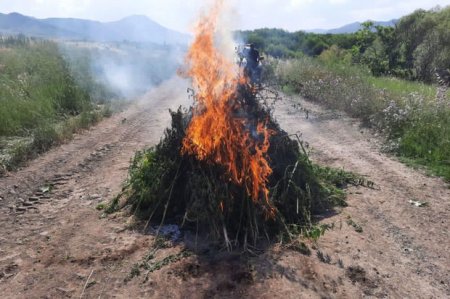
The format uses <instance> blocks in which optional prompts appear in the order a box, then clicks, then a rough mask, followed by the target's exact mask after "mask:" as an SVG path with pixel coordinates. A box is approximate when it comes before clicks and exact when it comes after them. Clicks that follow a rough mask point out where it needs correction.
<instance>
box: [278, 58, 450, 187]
mask: <svg viewBox="0 0 450 299" xmlns="http://www.w3.org/2000/svg"><path fill="white" fill-rule="evenodd" d="M275 69H276V76H277V79H278V81H279V83H281V85H282V86H283V89H284V91H286V92H290V93H295V94H300V95H302V96H304V97H305V98H307V99H309V100H312V101H316V102H319V103H322V104H324V105H326V106H327V107H330V108H332V109H338V110H342V111H345V112H347V113H348V114H349V115H350V116H352V117H356V118H359V119H361V120H362V123H363V124H364V125H366V126H370V127H373V128H375V129H378V130H379V131H381V132H382V133H383V134H384V136H386V149H387V150H389V151H391V152H393V153H395V154H397V155H398V156H399V157H400V158H401V159H402V160H409V161H410V163H411V161H413V162H412V163H414V164H418V165H423V166H426V167H427V168H428V169H429V170H430V171H431V172H432V173H434V174H436V175H439V176H442V177H444V178H445V179H446V180H450V159H449V158H448V157H450V106H449V105H448V101H449V99H450V93H449V92H447V93H446V94H445V95H443V96H442V97H441V98H438V97H437V96H436V95H437V87H436V86H433V85H426V84H423V83H419V82H412V81H405V80H400V79H397V78H392V77H374V76H372V75H371V74H370V72H369V70H367V69H365V68H363V67H361V66H358V65H351V64H349V63H343V62H339V61H336V60H332V59H329V57H328V58H327V60H323V59H322V60H321V58H320V57H319V58H318V59H313V58H310V57H302V58H299V59H296V60H288V61H280V62H278V64H277V65H276V67H275Z"/></svg>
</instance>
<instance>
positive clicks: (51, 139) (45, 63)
mask: <svg viewBox="0 0 450 299" xmlns="http://www.w3.org/2000/svg"><path fill="white" fill-rule="evenodd" d="M84 63H87V61H85V62H84ZM82 64H83V61H78V66H81V65H82ZM71 67H72V65H70V64H69V63H68V62H67V61H66V60H65V59H64V57H63V55H62V54H61V52H60V50H59V47H58V44H56V43H55V42H52V41H45V40H38V39H31V38H26V37H24V36H17V37H2V38H0V168H1V170H2V171H5V170H12V169H14V168H16V167H17V166H19V165H20V164H21V163H22V162H24V161H25V160H27V159H29V158H32V157H34V156H35V155H37V154H39V153H42V152H43V151H45V150H47V149H48V148H50V147H51V146H53V145H54V144H57V143H61V142H63V141H65V140H67V139H70V138H71V137H72V134H73V133H75V132H76V131H78V130H80V129H85V128H88V127H89V126H91V125H92V124H94V123H96V122H98V121H99V120H100V119H101V118H102V117H104V116H109V115H110V114H111V110H110V105H109V103H108V102H107V101H106V99H107V97H109V96H110V93H109V92H108V89H107V87H106V86H104V85H101V84H98V83H97V82H95V81H94V80H93V78H92V77H91V76H90V74H89V73H81V72H79V73H78V74H74V72H73V71H72V68H71ZM94 89H95V90H97V93H96V94H95V95H94V94H93V93H91V92H90V91H91V90H94Z"/></svg>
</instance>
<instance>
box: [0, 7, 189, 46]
mask: <svg viewBox="0 0 450 299" xmlns="http://www.w3.org/2000/svg"><path fill="white" fill-rule="evenodd" d="M1 33H3V34H24V35H27V36H36V37H45V38H58V39H69V40H88V41H100V42H114V41H124V40H127V41H132V42H152V43H157V44H165V43H167V44H174V43H181V44H185V43H187V42H188V41H189V39H190V37H189V35H186V34H183V33H180V32H177V31H174V30H170V29H168V28H165V27H163V26H161V25H160V24H158V23H156V22H154V21H152V20H151V19H149V18H147V17H146V16H130V17H127V18H124V19H122V20H119V21H116V22H107V23H102V22H98V21H91V20H83V19H71V18H49V19H36V18H33V17H28V16H24V15H21V14H18V13H10V14H1V13H0V34H1Z"/></svg>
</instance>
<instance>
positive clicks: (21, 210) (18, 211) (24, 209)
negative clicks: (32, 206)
mask: <svg viewBox="0 0 450 299" xmlns="http://www.w3.org/2000/svg"><path fill="white" fill-rule="evenodd" d="M26 210H27V209H26V208H23V207H17V208H16V212H17V213H23V212H25V211H26Z"/></svg>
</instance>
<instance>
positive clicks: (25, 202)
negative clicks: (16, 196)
mask: <svg viewBox="0 0 450 299" xmlns="http://www.w3.org/2000/svg"><path fill="white" fill-rule="evenodd" d="M22 205H23V206H24V207H31V206H32V205H33V203H32V202H28V201H24V202H23V203H22Z"/></svg>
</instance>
